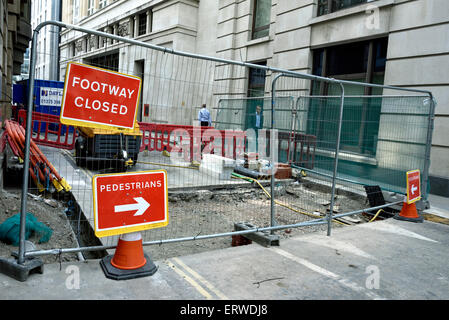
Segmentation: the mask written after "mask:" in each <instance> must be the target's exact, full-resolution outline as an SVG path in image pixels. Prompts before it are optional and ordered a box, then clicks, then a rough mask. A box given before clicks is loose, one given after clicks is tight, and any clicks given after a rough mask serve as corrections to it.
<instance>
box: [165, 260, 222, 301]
mask: <svg viewBox="0 0 449 320" xmlns="http://www.w3.org/2000/svg"><path fill="white" fill-rule="evenodd" d="M172 260H173V261H175V262H176V263H177V264H178V265H180V266H181V267H182V268H183V269H184V270H186V271H187V272H189V273H190V274H191V275H192V276H193V277H195V278H196V279H197V280H198V281H200V282H201V283H202V284H204V285H205V286H206V287H207V288H208V289H209V290H210V291H212V292H213V293H215V294H216V295H217V297H219V298H220V299H222V300H229V298H228V297H227V296H225V295H224V294H223V293H222V292H221V291H220V290H218V289H217V288H215V287H214V286H213V285H212V284H211V283H210V282H209V281H207V280H206V279H204V278H203V277H202V276H201V275H199V274H198V273H197V272H195V271H194V270H192V269H191V268H190V267H188V266H187V265H186V264H185V263H183V262H182V261H181V260H180V259H178V258H173V259H172Z"/></svg>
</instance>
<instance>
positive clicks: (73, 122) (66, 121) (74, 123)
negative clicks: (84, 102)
mask: <svg viewBox="0 0 449 320" xmlns="http://www.w3.org/2000/svg"><path fill="white" fill-rule="evenodd" d="M72 64H76V65H80V66H83V67H87V68H91V69H97V70H101V71H106V72H108V73H113V74H119V75H122V76H126V77H129V78H135V79H138V80H139V93H138V95H137V102H136V108H135V112H134V119H133V125H132V127H125V126H117V125H112V124H111V125H108V124H100V123H97V122H89V121H85V120H74V119H67V118H64V117H63V116H62V114H63V110H64V105H65V95H66V90H67V78H68V74H69V70H70V66H71V65H72ZM141 90H142V78H140V77H138V76H134V75H131V74H126V73H121V72H117V71H112V70H108V69H105V68H100V67H94V66H91V65H88V64H84V63H79V62H74V61H70V62H68V63H67V69H66V73H65V77H64V90H63V92H62V102H61V113H60V115H59V121H60V122H61V123H62V124H65V125H72V126H75V127H89V128H96V129H108V130H110V129H111V128H114V129H116V130H129V129H132V130H134V127H135V123H136V119H137V112H138V111H139V110H138V109H139V102H140V94H141Z"/></svg>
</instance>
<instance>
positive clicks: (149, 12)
mask: <svg viewBox="0 0 449 320" xmlns="http://www.w3.org/2000/svg"><path fill="white" fill-rule="evenodd" d="M151 20H152V16H151V10H150V9H148V10H147V30H146V34H149V33H150V32H151Z"/></svg>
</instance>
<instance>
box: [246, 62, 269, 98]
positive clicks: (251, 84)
mask: <svg viewBox="0 0 449 320" xmlns="http://www.w3.org/2000/svg"><path fill="white" fill-rule="evenodd" d="M255 64H258V65H261V66H266V65H267V62H266V61H262V62H258V63H255ZM265 77H266V72H265V70H264V69H254V68H250V69H249V76H248V97H263V96H264V94H265Z"/></svg>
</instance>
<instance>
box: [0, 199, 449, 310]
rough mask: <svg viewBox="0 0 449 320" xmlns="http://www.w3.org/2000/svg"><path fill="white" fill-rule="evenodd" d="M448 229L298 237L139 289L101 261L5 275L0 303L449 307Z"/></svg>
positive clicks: (201, 257) (174, 264)
mask: <svg viewBox="0 0 449 320" xmlns="http://www.w3.org/2000/svg"><path fill="white" fill-rule="evenodd" d="M430 203H431V204H432V203H436V204H438V206H439V207H436V206H435V205H434V206H432V207H431V208H430V209H428V210H426V211H425V213H428V214H430V215H436V214H438V217H440V218H441V217H443V216H444V215H448V217H449V211H448V208H449V199H448V198H441V197H436V198H431V199H430ZM447 221H448V220H447V219H446V220H445V219H440V222H439V223H436V222H432V221H428V220H425V221H424V222H423V223H414V222H408V221H399V220H395V219H387V220H383V221H375V222H372V223H365V224H361V225H353V226H348V227H345V228H338V229H334V230H333V232H332V234H331V236H330V237H328V236H327V235H326V234H324V233H313V234H306V235H302V236H296V237H293V238H290V239H287V240H282V241H281V242H280V246H272V247H263V246H260V245H258V244H256V243H254V242H253V243H252V244H250V245H244V246H239V247H230V248H226V249H222V250H215V251H209V252H204V253H198V254H192V255H185V256H180V257H174V258H170V259H166V260H161V261H154V263H155V264H156V266H157V267H158V270H157V272H156V273H155V274H154V275H152V276H148V277H143V278H137V279H131V280H120V281H117V280H111V279H107V278H106V277H105V276H104V273H103V271H102V269H101V267H100V264H99V260H87V261H85V262H67V263H62V264H59V263H54V264H47V265H45V266H44V272H43V274H38V273H36V274H30V275H29V277H28V279H27V280H26V281H24V282H19V281H17V280H14V279H12V278H10V277H8V276H6V275H4V274H0V288H1V290H0V299H4V300H25V299H31V300H49V299H51V300H73V299H77V300H111V299H114V300H115V299H120V300H196V301H205V300H244V301H250V300H302V299H305V300H309V299H310V300H318V299H319V300H446V299H449V268H448V267H447V266H448V264H449V236H448V235H449V224H447ZM178 311H179V312H181V311H180V310H178ZM178 311H176V310H174V311H173V312H178ZM220 312H223V311H222V310H220Z"/></svg>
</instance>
